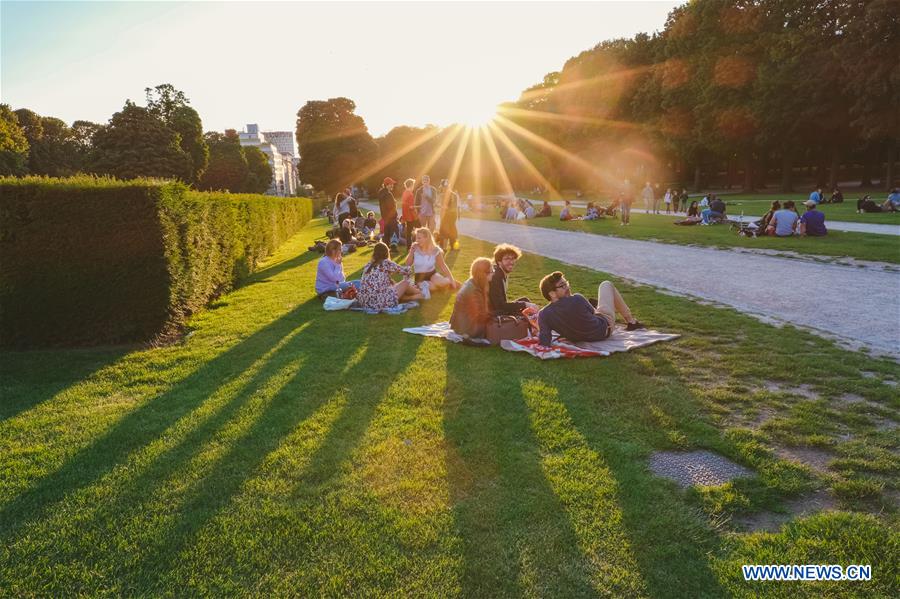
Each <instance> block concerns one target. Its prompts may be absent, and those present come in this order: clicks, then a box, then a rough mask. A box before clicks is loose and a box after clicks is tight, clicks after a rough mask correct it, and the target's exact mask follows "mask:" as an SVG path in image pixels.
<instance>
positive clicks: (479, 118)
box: [458, 104, 497, 129]
mask: <svg viewBox="0 0 900 599" xmlns="http://www.w3.org/2000/svg"><path fill="white" fill-rule="evenodd" d="M459 108H460V109H462V110H460V113H459V119H458V122H459V123H460V124H461V125H465V126H466V127H468V128H470V129H481V128H483V127H486V126H487V125H488V123H490V122H491V121H493V120H494V119H495V118H496V117H497V109H496V107H495V106H491V105H490V104H488V105H487V106H460V107H459Z"/></svg>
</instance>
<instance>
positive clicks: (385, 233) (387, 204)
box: [378, 177, 400, 248]
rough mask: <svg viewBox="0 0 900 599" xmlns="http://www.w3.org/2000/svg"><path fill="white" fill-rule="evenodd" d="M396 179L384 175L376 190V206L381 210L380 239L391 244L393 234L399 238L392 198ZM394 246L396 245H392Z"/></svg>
mask: <svg viewBox="0 0 900 599" xmlns="http://www.w3.org/2000/svg"><path fill="white" fill-rule="evenodd" d="M395 183H396V181H394V180H393V179H391V178H390V177H385V178H384V181H382V184H381V189H379V190H378V208H379V210H380V211H381V219H382V221H383V223H384V224H383V225H382V229H381V232H382V237H381V240H382V241H384V242H385V243H386V244H388V245H392V243H393V238H394V235H396V236H397V239H398V240H399V239H400V229H399V227H398V226H397V200H395V199H394V192H393V191H392V190H393V189H394V184H395ZM394 247H395V248H396V246H394Z"/></svg>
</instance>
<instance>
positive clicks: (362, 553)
mask: <svg viewBox="0 0 900 599" xmlns="http://www.w3.org/2000/svg"><path fill="white" fill-rule="evenodd" d="M322 232H323V227H322V225H321V222H320V221H317V222H316V223H315V224H314V226H312V227H310V228H308V229H307V230H305V232H304V233H302V234H300V235H298V236H297V237H295V238H294V239H292V240H291V241H289V242H288V243H287V244H285V246H283V247H282V248H281V249H280V250H279V251H278V252H277V254H276V255H275V256H274V258H273V259H272V260H271V261H270V262H268V263H267V264H266V265H264V267H263V269H262V270H261V271H259V272H258V273H256V274H254V275H253V276H251V277H250V278H249V279H248V280H247V281H246V283H245V284H244V285H243V286H242V287H240V288H239V289H237V290H235V291H234V292H232V293H230V294H228V295H226V296H224V297H222V298H221V299H220V300H219V301H218V302H216V304H214V305H213V307H212V308H210V309H208V310H206V311H204V312H201V313H199V314H197V315H195V316H194V317H193V319H192V320H191V321H190V325H191V328H192V332H191V334H190V335H189V336H188V337H187V338H186V339H184V341H183V342H182V343H179V344H176V345H172V346H169V347H164V348H158V349H138V348H100V349H89V350H64V351H41V352H23V353H11V352H6V353H2V354H0V395H2V397H3V401H2V402H0V581H3V584H0V595H2V596H9V597H22V596H76V595H77V596H104V595H105V596H120V595H141V596H150V595H170V596H194V595H206V596H224V595H254V596H260V595H265V596H268V595H298V596H319V595H337V594H342V595H351V594H352V595H429V596H485V595H491V596H515V595H529V596H534V595H543V596H557V597H569V596H597V595H604V596H620V597H635V596H650V597H718V596H747V597H750V596H788V595H790V596H793V597H798V596H800V597H820V596H839V595H840V596H860V597H863V596H865V597H875V596H879V597H880V596H884V597H887V596H891V595H893V594H894V593H895V592H896V590H897V588H898V587H897V585H898V570H897V564H898V563H900V553H898V544H897V539H898V536H897V533H898V518H897V511H896V508H895V506H894V504H893V502H892V501H891V499H890V498H891V497H892V496H893V497H896V494H897V491H898V473H900V464H898V458H897V451H898V440H897V436H896V434H895V433H896V429H890V430H889V429H886V428H885V426H884V424H885V422H888V421H890V422H895V423H896V421H897V420H900V402H898V399H897V394H896V389H895V388H894V387H892V386H890V383H896V381H897V380H898V379H900V367H898V366H897V364H896V363H894V362H890V361H885V360H879V359H875V358H872V357H870V356H867V355H865V354H861V353H853V352H847V351H845V350H842V349H840V348H837V347H835V346H834V345H833V344H831V343H829V342H826V341H822V340H821V339H819V338H817V337H814V336H813V335H811V334H809V333H806V332H803V331H800V330H797V329H794V328H791V327H785V328H783V329H774V328H772V327H769V326H767V325H764V324H761V323H759V322H757V321H755V320H753V319H751V318H749V317H746V316H744V315H741V314H739V313H737V312H736V311H732V310H727V309H712V308H709V307H705V306H699V305H697V304H696V303H694V302H692V301H689V300H687V299H683V298H676V297H671V296H668V295H664V294H660V293H657V292H655V291H654V290H653V289H651V288H649V287H630V286H627V285H625V284H624V283H621V282H619V283H620V285H621V288H622V289H623V291H624V292H625V295H626V298H627V299H628V300H629V302H630V303H631V304H632V307H633V308H634V310H635V312H636V314H637V315H638V316H639V317H640V318H641V319H642V320H644V321H646V322H649V323H651V324H652V325H653V326H656V327H658V328H661V329H664V330H671V331H677V332H679V333H681V334H682V335H683V336H682V337H681V338H680V339H678V340H676V341H674V342H670V343H665V344H659V345H655V346H651V347H649V348H645V349H642V350H638V351H635V352H631V353H627V354H616V355H613V356H611V357H609V358H604V359H584V360H573V361H565V362H554V361H551V362H541V361H538V360H535V359H533V358H530V357H528V356H525V355H522V354H515V353H511V352H504V351H502V350H499V349H474V348H469V347H462V346H456V345H452V344H448V343H445V342H443V341H440V340H436V339H426V338H423V337H418V336H413V335H408V334H404V333H402V332H401V331H400V329H401V328H402V327H404V326H411V325H415V324H419V323H425V322H433V321H437V320H444V319H446V318H447V317H448V316H449V313H450V310H451V300H450V298H449V297H448V296H446V295H443V296H442V295H438V296H436V297H435V298H434V299H433V300H432V301H430V302H428V303H426V304H425V305H423V306H422V307H421V308H419V309H417V310H413V311H411V312H410V313H407V314H405V315H402V316H366V315H363V314H359V313H327V312H324V311H323V310H322V308H321V305H320V304H319V303H318V301H316V300H315V299H314V298H313V297H312V294H311V288H312V283H313V278H314V276H315V260H316V259H317V258H318V254H312V253H308V252H305V251H304V250H305V247H306V246H307V245H309V244H310V242H311V240H312V239H313V238H314V237H315V236H317V235H320V234H321V233H322ZM489 250H490V248H489V246H487V245H485V244H482V243H480V242H477V241H474V240H470V239H464V240H463V249H462V251H461V252H460V253H456V252H454V253H452V254H451V256H450V258H449V262H450V263H451V266H452V268H453V269H454V271H455V272H456V274H457V276H459V277H463V273H464V272H465V271H466V270H467V267H468V264H469V263H470V261H471V260H472V259H473V258H474V257H475V256H477V255H484V254H487V253H488V252H489ZM368 256H369V251H368V250H365V251H362V252H360V253H358V254H355V255H352V256H350V257H348V259H347V271H348V272H357V273H358V272H359V269H360V268H361V266H362V265H363V264H364V262H365V260H367V258H368ZM557 268H562V269H564V270H565V271H566V273H567V275H568V277H569V278H570V280H571V281H572V282H573V284H574V286H575V287H576V288H577V289H578V290H581V291H584V292H589V290H591V289H594V288H595V287H596V285H597V283H598V282H599V280H600V279H601V278H602V276H603V275H601V274H599V273H596V272H592V271H588V270H585V269H579V268H575V267H569V266H564V265H561V264H559V263H557V262H554V261H551V260H546V259H544V258H541V257H539V256H530V255H529V256H526V257H524V258H523V260H522V261H521V262H520V264H519V266H518V268H517V270H516V272H515V273H514V274H513V277H512V280H511V284H510V294H512V295H522V294H529V295H532V296H534V295H535V294H536V289H535V287H536V281H537V280H538V279H539V277H540V276H541V275H542V274H543V273H546V272H548V271H550V270H553V269H557ZM863 372H865V376H863V375H861V373H863ZM772 382H778V384H779V385H780V387H779V389H780V390H779V391H771V390H769V388H767V386H766V385H767V384H768V383H772ZM800 385H807V387H804V389H807V390H811V391H812V392H814V393H815V394H816V398H815V399H811V398H809V397H805V396H803V395H801V394H798V393H796V392H794V389H795V388H797V387H798V386H800ZM845 393H853V394H854V395H855V396H858V397H859V398H860V399H863V400H864V401H865V403H864V404H863V403H860V402H856V403H848V402H846V401H842V400H841V396H842V395H843V394H845ZM807 395H808V393H807ZM809 402H813V403H814V404H815V405H814V406H812V407H810V406H807V404H808V403H809ZM862 407H865V408H866V409H864V410H863V409H861V408H862ZM765 411H770V412H771V413H772V415H771V417H770V418H768V419H767V420H765V421H764V422H761V421H760V418H759V415H760V413H761V412H765ZM779 419H780V420H779ZM810 442H812V443H814V444H815V445H816V447H818V448H822V449H823V450H828V451H832V452H834V455H835V458H836V467H835V468H834V469H833V470H830V471H829V472H827V473H818V472H816V471H813V470H811V469H809V468H807V467H805V466H803V465H801V464H797V463H793V462H787V461H784V460H782V459H780V458H778V457H776V454H775V453H774V451H775V449H776V448H777V447H778V446H781V445H790V444H808V443H810ZM695 447H696V448H708V449H711V450H714V451H718V452H720V453H723V454H724V455H726V456H728V457H730V458H732V459H734V460H736V461H738V462H740V463H742V464H744V465H746V466H748V467H751V468H753V469H754V470H755V471H756V472H757V473H758V475H757V476H755V477H753V478H751V479H747V480H742V481H738V482H736V483H734V484H732V485H725V486H723V487H720V488H715V489H706V490H704V491H702V492H690V493H684V492H681V491H679V490H678V488H677V487H675V486H674V485H673V484H671V483H669V482H667V481H664V480H661V479H658V478H656V477H654V476H652V475H651V474H650V473H649V471H648V469H647V466H646V460H647V457H648V456H649V454H650V453H651V452H652V451H654V450H658V449H686V448H695ZM841 460H845V462H841ZM813 489H833V491H834V492H835V495H836V496H837V500H839V501H842V502H844V503H842V504H841V508H842V509H845V510H850V511H839V512H835V513H826V514H820V515H817V516H814V517H811V518H806V519H802V520H798V521H794V522H792V523H791V524H789V525H788V526H787V527H786V528H784V529H782V530H781V531H780V532H778V533H771V534H770V533H754V534H745V533H740V532H738V531H737V530H735V529H733V528H732V527H731V525H729V524H728V522H727V521H728V518H729V517H731V515H732V514H736V513H748V512H753V511H756V510H777V509H780V507H781V506H782V505H783V502H784V501H785V500H786V499H787V498H791V497H797V496H802V495H803V494H804V493H807V492H809V491H811V490H813ZM853 510H856V511H853ZM743 563H798V564H803V563H839V564H843V565H847V564H851V563H862V564H871V565H872V567H873V572H874V580H873V581H872V582H866V583H803V584H792V583H765V584H764V583H755V584H750V583H745V582H744V581H743V579H742V577H741V575H740V565H741V564H743Z"/></svg>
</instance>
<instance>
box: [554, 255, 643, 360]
mask: <svg viewBox="0 0 900 599" xmlns="http://www.w3.org/2000/svg"><path fill="white" fill-rule="evenodd" d="M541 293H542V294H543V296H544V298H546V299H547V300H549V301H550V304H549V305H547V306H545V307H544V308H543V309H542V310H541V311H540V312H539V313H538V328H539V329H540V334H539V337H538V341H539V343H540V344H541V345H542V346H544V347H550V343H551V340H552V333H553V331H556V332H557V333H559V334H560V336H562V337H565V338H566V339H568V340H569V341H602V340H604V339H606V338H607V337H609V336H610V335H612V333H613V330H614V327H615V324H616V313H617V312H618V313H619V314H621V315H622V318H624V319H625V322H626V323H627V326H626V327H625V329H626V330H628V331H634V330H636V329H643V328H646V327H644V325H643V324H641V323H640V322H638V321H637V320H635V318H634V316H632V315H631V310H629V309H628V305H627V304H626V303H625V300H623V299H622V296H621V295H620V294H619V291H618V290H617V289H616V288H615V286H614V285H613V284H612V283H610V282H609V281H603V282H602V283H600V289H599V290H598V292H597V307H596V308H594V306H592V305H591V303H590V302H589V301H588V300H587V299H586V298H585V297H584V296H583V295H581V294H580V293H575V294H573V293H572V289H571V288H570V287H569V282H568V281H566V279H565V276H564V275H563V273H561V272H559V271H556V272H553V273H550V274H549V275H547V276H546V277H544V278H543V279H541Z"/></svg>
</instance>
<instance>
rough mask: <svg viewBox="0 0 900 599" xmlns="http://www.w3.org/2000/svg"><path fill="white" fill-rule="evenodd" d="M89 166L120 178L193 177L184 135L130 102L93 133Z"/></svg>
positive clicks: (185, 179) (183, 178) (96, 171)
mask: <svg viewBox="0 0 900 599" xmlns="http://www.w3.org/2000/svg"><path fill="white" fill-rule="evenodd" d="M88 167H89V169H90V170H91V171H92V172H95V173H98V174H109V175H113V176H115V177H119V178H120V179H133V178H135V177H162V178H169V179H180V180H182V181H190V179H191V174H192V162H191V157H190V155H189V154H188V153H187V152H185V151H184V150H183V149H182V148H181V136H179V135H178V134H177V133H176V132H174V131H173V130H172V129H170V128H169V127H167V126H166V125H165V124H164V123H162V122H161V121H160V120H159V119H158V118H157V117H155V116H154V115H153V114H151V113H150V111H149V110H148V109H146V108H143V107H141V106H137V105H136V104H134V103H133V102H131V101H130V100H129V101H126V102H125V107H124V108H123V109H122V110H121V111H120V112H117V113H115V114H114V115H113V116H112V118H111V119H110V120H109V124H108V125H106V126H105V127H103V128H102V129H100V130H99V131H97V132H96V133H95V134H94V137H93V148H92V150H91V153H90V156H89V159H88Z"/></svg>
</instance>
